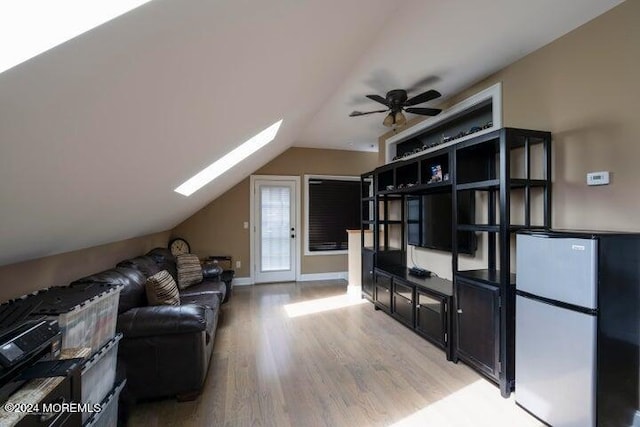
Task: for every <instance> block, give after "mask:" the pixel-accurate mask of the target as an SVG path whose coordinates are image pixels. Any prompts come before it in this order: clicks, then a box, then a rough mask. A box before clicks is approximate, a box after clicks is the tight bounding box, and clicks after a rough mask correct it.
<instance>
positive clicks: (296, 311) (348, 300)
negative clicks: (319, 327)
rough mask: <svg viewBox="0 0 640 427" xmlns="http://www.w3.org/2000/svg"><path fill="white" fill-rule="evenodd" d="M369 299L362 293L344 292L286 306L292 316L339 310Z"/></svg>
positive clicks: (288, 314) (287, 311) (285, 308)
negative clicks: (361, 295) (363, 296)
mask: <svg viewBox="0 0 640 427" xmlns="http://www.w3.org/2000/svg"><path fill="white" fill-rule="evenodd" d="M365 302H367V300H365V299H362V298H361V297H360V295H352V294H344V295H336V296H334V297H327V298H319V299H314V300H311V301H303V302H296V303H293V304H287V305H285V306H284V310H285V311H286V313H287V316H289V317H290V318H294V317H300V316H306V315H307V314H315V313H322V312H324V311H330V310H337V309H339V308H345V307H351V306H354V305H359V304H364V303H365Z"/></svg>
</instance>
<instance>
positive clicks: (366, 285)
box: [362, 249, 374, 299]
mask: <svg viewBox="0 0 640 427" xmlns="http://www.w3.org/2000/svg"><path fill="white" fill-rule="evenodd" d="M373 256H374V252H373V251H368V250H366V249H364V250H363V251H362V293H363V294H364V295H365V296H366V297H368V298H370V299H373V283H374V282H373Z"/></svg>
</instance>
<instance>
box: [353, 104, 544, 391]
mask: <svg viewBox="0 0 640 427" xmlns="http://www.w3.org/2000/svg"><path fill="white" fill-rule="evenodd" d="M481 108H485V107H481ZM485 115H486V111H484V112H480V113H478V114H477V115H476V116H477V117H481V118H483V119H484V117H485ZM462 122H463V123H468V120H466V119H464V120H463V121H462ZM436 130H437V131H440V130H442V129H441V128H436ZM430 132H433V129H431V130H430ZM425 138H426V139H428V138H431V136H426V137H424V138H422V140H425ZM418 139H420V138H418ZM410 148H411V147H408V146H404V149H407V150H408V149H410ZM534 166H535V167H534ZM434 167H439V168H440V171H441V174H442V179H441V180H436V181H435V182H434V180H433V178H432V177H433V175H434V174H433V169H432V168H434ZM536 167H537V168H538V169H540V170H537V171H536V170H534V169H535V168H536ZM362 183H363V184H362V185H363V192H364V191H365V190H364V189H365V188H368V189H369V193H367V194H365V193H363V212H364V210H365V209H366V210H368V212H370V214H369V216H368V217H367V218H365V215H364V213H363V219H362V228H363V230H365V229H367V228H370V227H372V228H373V229H374V239H373V241H374V242H373V243H374V244H373V247H372V248H364V250H363V294H364V295H365V296H366V297H367V298H369V299H370V300H372V301H373V302H374V304H375V305H376V307H377V308H379V309H382V310H384V311H386V312H388V313H389V314H391V315H392V316H394V317H396V318H397V319H398V320H400V321H402V322H403V323H404V324H406V325H409V326H410V327H414V328H416V323H415V322H416V321H418V320H420V319H421V318H420V317H419V313H418V312H415V313H414V314H412V315H411V316H410V315H409V314H408V311H407V307H408V305H407V304H409V302H407V301H412V303H415V301H417V300H418V297H417V295H418V294H417V293H416V292H418V290H419V286H417V285H415V283H414V284H413V285H410V283H412V281H411V279H409V278H407V276H406V275H405V276H403V275H397V274H396V273H394V271H395V272H397V271H405V273H406V239H407V236H406V228H407V220H406V215H405V208H406V198H407V196H414V195H421V194H429V193H435V192H451V194H452V197H451V198H452V214H453V227H452V230H451V233H452V242H454V243H453V248H452V273H453V278H454V280H453V284H452V288H451V289H452V290H451V294H450V296H448V295H447V294H446V293H437V292H436V293H435V294H432V296H433V295H436V296H438V295H439V296H438V298H440V297H442V298H443V300H442V301H443V310H444V311H442V315H443V316H446V317H443V323H442V324H443V325H451V328H449V329H446V328H445V329H446V330H447V332H446V335H443V337H444V338H443V341H442V342H443V343H446V346H445V349H446V350H447V356H448V357H449V358H450V359H452V360H453V361H457V360H458V359H461V360H464V361H465V362H466V363H467V364H469V365H470V366H472V367H474V368H475V369H477V370H478V371H479V372H481V373H483V374H484V375H486V376H487V377H488V378H489V379H491V380H493V381H494V382H496V383H497V384H498V385H499V386H500V390H501V393H502V395H503V396H505V397H506V396H508V395H509V394H510V392H511V391H512V390H513V387H514V375H515V369H514V337H515V275H514V274H513V273H512V271H511V251H512V249H513V248H512V242H511V240H512V239H511V236H512V233H513V232H515V231H517V230H520V229H524V228H527V229H530V228H550V227H551V134H550V133H549V132H541V131H534V130H525V129H514V128H501V129H495V130H491V131H488V132H482V133H479V134H478V135H476V136H469V137H467V138H464V140H462V141H460V142H459V143H457V144H450V145H446V146H445V145H443V147H442V148H440V149H431V150H426V151H425V152H424V153H423V154H420V155H416V156H412V157H411V158H409V159H406V160H400V161H396V162H393V163H390V164H387V165H384V166H381V167H379V168H378V169H376V170H375V171H373V172H369V173H367V174H364V175H363V176H362ZM371 189H373V192H371ZM462 192H465V195H467V196H468V194H466V193H469V192H470V193H472V195H473V196H474V197H475V198H476V199H477V200H483V201H484V202H483V210H482V211H478V210H476V211H477V212H476V222H475V223H461V222H459V220H458V203H459V199H460V200H463V199H462V198H461V197H460V194H461V193H462ZM480 195H482V196H480ZM512 202H513V203H514V204H515V205H517V206H516V207H517V208H518V209H519V210H520V211H521V218H519V219H518V220H513V221H512V219H514V218H515V215H512V214H513V212H512V206H511V205H512ZM478 213H484V216H482V215H478ZM393 214H395V216H394V215H393ZM512 216H513V218H512ZM479 217H482V219H478V218H479ZM461 232H466V233H468V232H473V233H475V234H476V235H479V236H480V237H481V242H482V243H483V244H484V245H486V248H485V251H484V252H483V253H486V266H485V268H483V269H474V270H466V271H465V270H461V269H460V268H459V267H460V262H459V261H460V255H461V254H460V251H459V249H460V248H459V247H458V242H459V241H460V240H458V237H459V236H458V233H461ZM363 245H364V237H363ZM365 270H366V271H365ZM403 274H404V273H403ZM367 275H368V277H367V278H366V279H365V276H367ZM396 281H397V282H398V290H396V289H395V285H394V283H395V282H396ZM365 282H366V283H367V285H365V284H364V283H365ZM407 283H409V285H407ZM406 286H414V287H413V289H414V294H413V297H412V298H409V297H408V295H409V292H408V291H407V288H406ZM365 287H366V289H367V290H365ZM425 291H426V292H427V293H428V292H429V290H428V289H425ZM378 293H380V295H379V297H378ZM447 298H450V300H451V301H449V299H447ZM394 301H399V302H398V304H400V305H398V307H397V308H396V307H395V304H394ZM418 305H419V304H418ZM449 306H452V307H453V309H449V310H447V308H448V307H449ZM416 307H417V306H414V309H415V310H418V308H416ZM452 313H453V314H452ZM423 316H424V313H423ZM423 318H424V317H423ZM416 319H418V320H416ZM411 325H412V326H411ZM418 326H419V328H422V330H426V329H428V328H429V326H428V325H425V324H422V325H418ZM416 330H417V329H416ZM451 343H452V344H451Z"/></svg>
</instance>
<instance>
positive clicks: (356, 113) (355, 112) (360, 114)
mask: <svg viewBox="0 0 640 427" xmlns="http://www.w3.org/2000/svg"><path fill="white" fill-rule="evenodd" d="M385 111H389V110H376V111H367V112H365V113H363V112H362V111H352V112H351V114H349V117H358V116H366V115H367V114H373V113H384V112H385Z"/></svg>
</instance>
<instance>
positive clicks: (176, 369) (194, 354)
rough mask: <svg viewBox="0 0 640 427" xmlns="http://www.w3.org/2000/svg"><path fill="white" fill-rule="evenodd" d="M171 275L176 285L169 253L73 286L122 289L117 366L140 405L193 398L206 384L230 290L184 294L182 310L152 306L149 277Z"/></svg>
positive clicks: (205, 285) (214, 286)
mask: <svg viewBox="0 0 640 427" xmlns="http://www.w3.org/2000/svg"><path fill="white" fill-rule="evenodd" d="M161 270H168V271H169V273H170V274H171V275H172V276H173V277H174V279H176V281H177V271H176V264H175V259H174V257H173V256H172V255H171V253H170V252H169V251H168V250H167V249H164V248H157V249H154V250H152V251H150V252H149V253H148V254H147V255H145V256H139V257H136V258H133V259H129V260H125V261H122V262H120V263H118V265H117V266H116V267H115V268H113V269H110V270H107V271H103V272H101V273H97V274H93V275H91V276H87V277H83V278H82V279H79V280H76V281H75V282H73V283H71V286H94V285H99V286H113V285H122V290H121V292H120V302H119V306H118V323H117V331H118V332H121V333H122V334H123V339H122V340H121V341H120V344H119V348H118V363H119V364H120V363H122V364H123V365H124V368H125V370H126V377H127V389H128V395H130V396H131V397H132V398H133V399H135V400H140V399H151V398H159V397H167V396H176V397H177V398H178V399H179V400H191V399H194V398H195V397H196V396H197V395H198V394H199V392H200V390H201V388H202V385H203V383H204V380H205V377H206V374H207V370H208V368H209V361H210V359H211V354H212V350H213V344H214V339H215V334H216V328H217V325H218V317H219V314H220V305H221V303H222V301H223V300H225V294H226V291H227V289H226V286H225V284H224V283H222V282H220V281H219V280H215V279H205V280H204V281H203V282H202V283H200V284H197V285H194V286H191V287H189V288H187V289H185V290H182V291H180V303H181V305H180V306H148V305H147V298H146V292H145V282H146V279H147V277H149V276H151V275H153V274H155V273H157V272H158V271H161Z"/></svg>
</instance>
